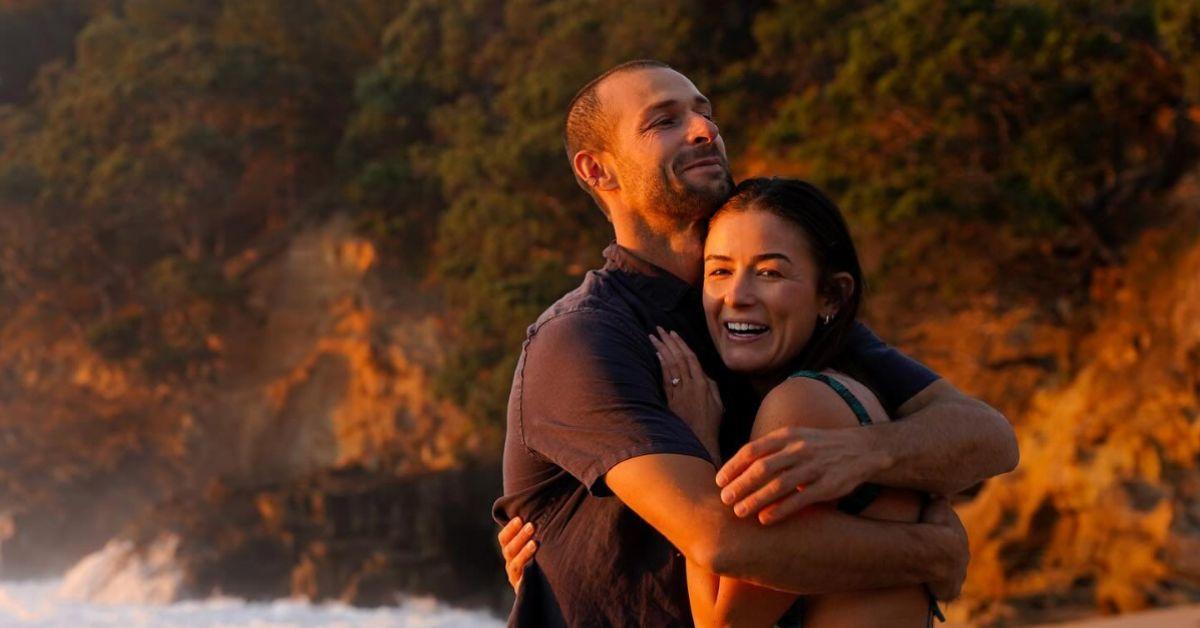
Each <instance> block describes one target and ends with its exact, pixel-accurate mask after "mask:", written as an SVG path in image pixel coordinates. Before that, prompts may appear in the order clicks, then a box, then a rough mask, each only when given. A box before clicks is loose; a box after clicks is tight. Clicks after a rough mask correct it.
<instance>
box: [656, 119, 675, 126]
mask: <svg viewBox="0 0 1200 628" xmlns="http://www.w3.org/2000/svg"><path fill="white" fill-rule="evenodd" d="M674 123H675V118H662V119H660V120H655V121H654V124H652V125H650V126H670V125H671V124H674Z"/></svg>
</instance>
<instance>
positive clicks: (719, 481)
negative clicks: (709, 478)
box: [717, 473, 725, 488]
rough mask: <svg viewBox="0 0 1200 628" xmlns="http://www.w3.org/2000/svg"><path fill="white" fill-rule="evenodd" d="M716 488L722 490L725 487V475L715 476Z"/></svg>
mask: <svg viewBox="0 0 1200 628" xmlns="http://www.w3.org/2000/svg"><path fill="white" fill-rule="evenodd" d="M717 486H720V487H722V488H724V487H725V474H724V473H718V474H717Z"/></svg>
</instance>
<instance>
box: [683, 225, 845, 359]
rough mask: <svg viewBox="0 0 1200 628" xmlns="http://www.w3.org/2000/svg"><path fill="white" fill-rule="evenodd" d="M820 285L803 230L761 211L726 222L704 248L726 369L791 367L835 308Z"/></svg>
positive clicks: (713, 229) (708, 293)
mask: <svg viewBox="0 0 1200 628" xmlns="http://www.w3.org/2000/svg"><path fill="white" fill-rule="evenodd" d="M817 281H818V277H817V266H816V262H815V261H814V260H813V257H812V253H811V252H810V250H809V246H808V242H807V240H805V238H804V235H803V233H802V231H801V229H800V227H798V226H796V225H794V224H792V223H790V222H788V221H786V220H784V219H783V218H780V217H778V216H776V215H774V214H772V213H770V212H766V211H762V210H758V209H753V208H752V209H748V210H744V211H738V212H732V213H728V214H724V215H721V216H720V217H718V218H717V220H716V221H715V222H714V223H713V224H712V225H711V226H710V228H709V232H708V240H707V241H706V242H705V244H704V313H705V316H706V318H707V319H708V332H709V334H711V335H712V337H713V340H714V341H715V342H716V345H717V351H719V352H720V354H721V358H722V359H723V360H724V361H725V365H726V366H728V367H729V368H730V369H732V370H734V371H738V372H741V373H752V374H764V375H765V374H771V373H774V372H776V371H778V370H780V369H782V368H784V367H786V366H787V365H788V364H789V363H790V362H791V361H792V360H793V359H794V358H795V357H796V356H797V355H799V353H800V350H801V349H803V348H804V345H805V343H807V342H808V339H809V337H811V336H812V332H813V329H814V328H816V325H817V317H818V316H820V315H823V314H825V313H827V310H829V309H830V308H829V307H828V306H829V304H828V303H826V300H825V299H823V298H821V297H820V295H819V293H818V290H817V287H818V286H817ZM828 313H831V312H828Z"/></svg>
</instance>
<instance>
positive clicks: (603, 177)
mask: <svg viewBox="0 0 1200 628" xmlns="http://www.w3.org/2000/svg"><path fill="white" fill-rule="evenodd" d="M571 165H572V166H574V168H575V174H576V175H577V176H578V177H579V178H580V179H582V180H583V182H584V183H586V184H587V186H588V187H589V188H590V189H592V190H593V191H595V192H599V191H601V190H604V191H612V190H615V189H617V188H619V187H620V185H619V184H618V183H617V174H616V172H614V171H613V169H612V168H611V167H609V166H607V165H605V164H604V161H602V160H601V157H600V155H599V154H598V153H593V152H591V151H586V150H581V151H579V152H578V153H575V159H573V160H572V161H571Z"/></svg>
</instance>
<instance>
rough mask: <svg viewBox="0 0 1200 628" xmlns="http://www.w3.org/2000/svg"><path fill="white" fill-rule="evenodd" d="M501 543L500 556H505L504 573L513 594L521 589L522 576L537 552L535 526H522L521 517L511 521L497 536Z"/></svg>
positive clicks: (529, 524)
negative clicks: (534, 538) (534, 537)
mask: <svg viewBox="0 0 1200 628" xmlns="http://www.w3.org/2000/svg"><path fill="white" fill-rule="evenodd" d="M496 540H498V541H500V554H501V555H503V556H504V571H505V573H507V574H508V583H509V584H510V585H512V588H513V593H516V592H517V591H518V590H519V589H520V588H521V575H522V574H524V573H525V565H526V564H528V563H529V561H531V560H533V554H534V553H535V552H537V542H535V541H534V540H533V524H532V523H526V524H525V525H521V518H520V517H513V519H512V520H511V521H509V522H508V524H506V525H505V526H504V529H502V530H500V534H497V535H496Z"/></svg>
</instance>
